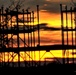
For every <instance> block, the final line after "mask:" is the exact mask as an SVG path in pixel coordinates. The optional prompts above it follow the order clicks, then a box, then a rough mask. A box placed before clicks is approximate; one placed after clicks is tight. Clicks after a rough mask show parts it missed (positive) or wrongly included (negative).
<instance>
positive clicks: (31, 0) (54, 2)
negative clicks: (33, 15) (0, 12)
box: [0, 0, 71, 13]
mask: <svg viewBox="0 0 76 75" xmlns="http://www.w3.org/2000/svg"><path fill="white" fill-rule="evenodd" d="M12 1H15V0H7V1H5V0H0V5H5V6H9V5H10V4H11V2H12ZM18 1H19V0H18ZM18 1H16V2H15V4H16V3H17V2H18ZM22 1H24V2H23V3H22V4H23V5H22V6H23V8H24V9H27V8H28V7H30V10H34V11H36V5H39V6H40V10H46V11H47V12H49V13H50V12H51V13H59V12H60V4H68V5H70V3H71V1H69V0H26V1H25V0H21V2H22Z"/></svg>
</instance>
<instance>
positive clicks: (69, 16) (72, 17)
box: [60, 4, 76, 64]
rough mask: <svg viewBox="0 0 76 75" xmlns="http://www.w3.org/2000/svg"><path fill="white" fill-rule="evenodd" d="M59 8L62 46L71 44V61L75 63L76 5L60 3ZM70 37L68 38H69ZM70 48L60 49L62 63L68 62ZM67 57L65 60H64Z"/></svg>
mask: <svg viewBox="0 0 76 75" xmlns="http://www.w3.org/2000/svg"><path fill="white" fill-rule="evenodd" d="M60 10H61V28H62V46H63V47H64V45H67V46H68V45H72V48H71V50H72V63H73V64H74V63H75V59H74V58H75V54H74V53H75V49H76V48H74V46H76V7H70V9H69V8H68V7H67V5H65V6H63V5H62V4H60ZM69 33H70V34H69ZM65 37H66V38H65ZM69 38H70V39H69ZM69 54H70V49H68V50H67V49H66V48H65V49H62V55H63V64H65V63H67V64H69V63H70V60H69V57H70V56H69ZM66 58H67V60H65V59H66Z"/></svg>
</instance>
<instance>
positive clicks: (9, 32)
mask: <svg viewBox="0 0 76 75" xmlns="http://www.w3.org/2000/svg"><path fill="white" fill-rule="evenodd" d="M31 32H34V30H33V29H29V30H25V29H22V30H17V29H4V30H0V34H19V33H31Z"/></svg>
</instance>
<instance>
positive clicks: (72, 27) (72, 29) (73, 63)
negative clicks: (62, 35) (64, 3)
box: [70, 7, 74, 64]
mask: <svg viewBox="0 0 76 75" xmlns="http://www.w3.org/2000/svg"><path fill="white" fill-rule="evenodd" d="M70 10H71V29H72V34H71V35H72V47H73V45H74V42H73V20H72V19H73V15H72V14H73V13H72V7H71V9H70ZM73 52H74V49H72V53H73ZM72 61H73V64H74V55H73V54H72Z"/></svg>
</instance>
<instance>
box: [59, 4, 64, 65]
mask: <svg viewBox="0 0 76 75" xmlns="http://www.w3.org/2000/svg"><path fill="white" fill-rule="evenodd" d="M60 10H61V28H62V48H63V46H64V30H63V28H64V26H63V11H62V4H60ZM64 56H65V50H63V49H62V60H63V64H65V58H64Z"/></svg>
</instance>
